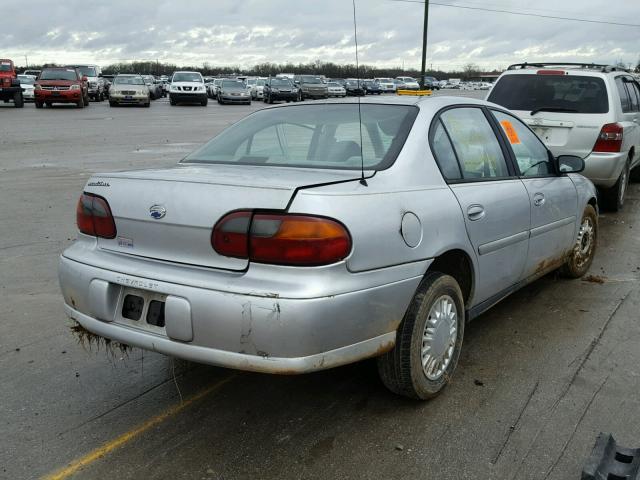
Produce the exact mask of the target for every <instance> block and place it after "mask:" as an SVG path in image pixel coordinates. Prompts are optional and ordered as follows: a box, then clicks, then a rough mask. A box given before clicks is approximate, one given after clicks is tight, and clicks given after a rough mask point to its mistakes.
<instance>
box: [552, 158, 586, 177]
mask: <svg viewBox="0 0 640 480" xmlns="http://www.w3.org/2000/svg"><path fill="white" fill-rule="evenodd" d="M584 167H585V165H584V160H583V158H582V157H578V156H576V155H560V156H559V157H557V158H556V168H557V171H558V172H559V173H580V172H582V171H583V170H584Z"/></svg>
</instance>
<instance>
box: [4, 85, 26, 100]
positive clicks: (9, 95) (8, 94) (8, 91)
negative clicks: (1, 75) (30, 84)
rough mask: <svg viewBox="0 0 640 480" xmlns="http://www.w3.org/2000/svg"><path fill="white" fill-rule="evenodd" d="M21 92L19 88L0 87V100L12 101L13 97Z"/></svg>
mask: <svg viewBox="0 0 640 480" xmlns="http://www.w3.org/2000/svg"><path fill="white" fill-rule="evenodd" d="M21 91H22V88H20V87H0V100H13V96H14V95H15V94H16V93H18V92H21Z"/></svg>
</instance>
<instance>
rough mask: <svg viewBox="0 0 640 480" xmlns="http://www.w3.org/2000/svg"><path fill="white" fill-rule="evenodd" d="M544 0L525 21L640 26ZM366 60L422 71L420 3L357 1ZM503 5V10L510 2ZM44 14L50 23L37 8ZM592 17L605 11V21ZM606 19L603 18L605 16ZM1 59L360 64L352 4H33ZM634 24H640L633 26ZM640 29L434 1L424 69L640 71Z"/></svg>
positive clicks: (602, 3) (9, 35)
mask: <svg viewBox="0 0 640 480" xmlns="http://www.w3.org/2000/svg"><path fill="white" fill-rule="evenodd" d="M448 2H449V3H455V4H457V5H460V6H471V7H486V8H497V9H511V10H516V9H517V8H518V7H516V6H514V5H513V3H515V2H505V1H504V0H493V2H480V1H479V0H466V1H462V0H460V1H456V0H448ZM557 3H558V2H556V1H554V0H539V1H538V2H536V4H535V8H534V7H532V8H522V9H520V10H517V11H520V12H522V13H533V14H540V15H556V16H564V17H580V18H586V19H594V20H607V21H614V22H616V21H617V22H624V23H629V22H631V23H635V22H637V23H640V15H638V13H639V11H640V8H638V6H637V5H635V4H636V3H637V2H616V4H613V2H611V1H609V0H565V2H563V3H562V4H561V5H562V8H563V10H557V9H556V4H557ZM357 4H358V41H359V45H360V51H359V54H360V61H361V62H363V63H367V64H375V65H378V66H398V65H401V64H403V63H404V64H405V65H406V66H407V67H418V66H419V63H420V55H421V42H422V37H421V35H422V13H423V7H422V5H420V4H416V3H404V2H394V1H391V0H358V2H357ZM505 5H507V6H505ZM45 11H46V12H47V14H46V15H43V14H41V13H32V12H45ZM584 12H598V14H597V16H594V15H593V14H592V15H589V14H586V13H584ZM601 12H606V15H600V13H601ZM3 13H4V15H3V17H4V18H11V19H12V21H11V22H4V23H3V28H2V31H1V32H0V41H1V42H2V44H3V45H4V49H3V50H4V52H3V56H9V57H12V58H14V59H15V60H16V61H17V62H18V63H22V59H23V58H24V56H25V55H28V57H29V61H30V63H42V62H59V63H64V62H77V61H83V62H89V61H90V62H95V63H98V64H103V65H105V64H108V63H112V62H122V61H129V60H156V59H157V60H160V61H170V62H173V63H177V64H196V65H198V64H200V65H201V64H204V63H207V64H209V65H240V66H245V67H246V66H252V65H253V64H255V63H262V62H275V63H284V62H295V63H297V62H311V61H315V60H322V61H333V62H344V63H353V62H354V60H355V54H354V53H355V50H354V35H353V17H352V7H351V2H349V1H347V0H323V1H322V2H318V1H310V0H297V1H293V0H268V1H264V0H217V1H216V2H210V1H208V0H191V1H188V2H187V1H179V0H171V1H169V0H152V1H151V0H138V1H136V2H131V1H124V0H112V1H110V2H102V3H101V4H98V5H96V6H92V5H91V2H86V0H66V1H65V2H57V3H54V4H52V3H51V2H50V1H44V0H32V1H30V2H29V8H24V4H19V3H16V2H12V3H10V4H9V5H5V6H4V7H3ZM636 19H637V20H636ZM638 33H640V28H633V27H623V26H615V25H602V24H593V23H579V22H570V21H567V20H556V19H549V18H539V17H525V16H517V15H508V14H505V13H497V12H486V11H481V10H470V9H460V8H451V7H445V6H439V5H432V7H431V10H430V23H429V48H428V55H427V56H428V59H427V60H428V63H429V64H431V65H433V66H434V67H438V68H443V69H445V68H448V69H452V68H453V69H461V68H462V66H463V65H464V64H466V63H470V62H472V63H475V64H478V65H480V66H481V67H483V68H487V69H489V68H494V67H500V66H503V67H504V66H506V65H508V64H509V63H513V62H520V61H540V60H545V59H549V60H554V61H570V60H578V61H585V62H587V61H588V62H615V61H618V60H622V61H624V62H627V63H632V62H633V63H635V62H636V61H637V60H638V54H639V53H640V48H639V47H638V42H637V38H638Z"/></svg>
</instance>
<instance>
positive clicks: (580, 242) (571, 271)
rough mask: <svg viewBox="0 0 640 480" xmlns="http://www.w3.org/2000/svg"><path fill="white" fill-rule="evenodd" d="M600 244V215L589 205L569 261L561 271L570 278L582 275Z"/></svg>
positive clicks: (583, 216) (583, 215)
mask: <svg viewBox="0 0 640 480" xmlns="http://www.w3.org/2000/svg"><path fill="white" fill-rule="evenodd" d="M597 245H598V215H597V214H596V210H595V208H593V207H592V206H591V205H587V207H586V208H585V209H584V213H583V214H582V222H581V223H580V230H578V238H577V239H576V243H575V244H574V246H573V249H572V250H571V253H570V254H569V256H568V257H567V262H566V263H565V264H564V265H563V266H562V267H561V268H560V273H561V274H562V275H564V276H565V277H569V278H580V277H582V276H583V275H584V274H585V273H587V271H588V270H589V267H590V266H591V262H593V257H594V256H595V253H596V246H597Z"/></svg>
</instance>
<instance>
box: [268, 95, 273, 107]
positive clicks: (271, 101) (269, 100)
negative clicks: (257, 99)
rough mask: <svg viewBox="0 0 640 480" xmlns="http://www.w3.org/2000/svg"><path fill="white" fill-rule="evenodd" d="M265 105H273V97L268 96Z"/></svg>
mask: <svg viewBox="0 0 640 480" xmlns="http://www.w3.org/2000/svg"><path fill="white" fill-rule="evenodd" d="M267 103H268V104H269V105H273V97H272V96H271V95H269V99H268V101H267Z"/></svg>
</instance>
